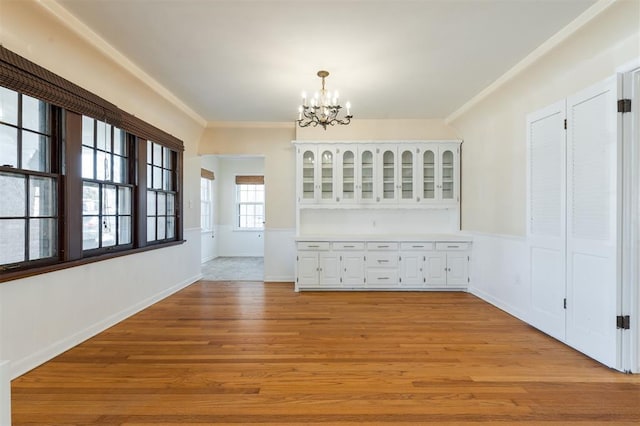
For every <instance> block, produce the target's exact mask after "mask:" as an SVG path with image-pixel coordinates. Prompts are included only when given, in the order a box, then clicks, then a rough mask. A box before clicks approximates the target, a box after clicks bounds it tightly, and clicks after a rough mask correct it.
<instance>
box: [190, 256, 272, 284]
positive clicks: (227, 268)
mask: <svg viewBox="0 0 640 426" xmlns="http://www.w3.org/2000/svg"><path fill="white" fill-rule="evenodd" d="M202 279H203V280H207V281H263V280H264V257H216V258H215V259H213V260H210V261H208V262H205V263H203V264H202Z"/></svg>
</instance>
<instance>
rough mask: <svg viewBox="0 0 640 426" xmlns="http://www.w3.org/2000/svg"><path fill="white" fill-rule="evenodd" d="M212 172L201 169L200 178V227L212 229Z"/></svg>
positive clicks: (206, 230) (204, 230)
mask: <svg viewBox="0 0 640 426" xmlns="http://www.w3.org/2000/svg"><path fill="white" fill-rule="evenodd" d="M213 179H214V175H213V172H211V171H209V170H205V169H202V174H201V178H200V228H201V229H202V232H209V231H212V230H213Z"/></svg>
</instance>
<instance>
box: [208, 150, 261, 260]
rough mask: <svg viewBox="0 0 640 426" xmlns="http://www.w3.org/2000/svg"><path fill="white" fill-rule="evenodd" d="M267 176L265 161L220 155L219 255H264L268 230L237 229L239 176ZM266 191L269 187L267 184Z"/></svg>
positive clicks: (218, 202) (217, 194)
mask: <svg viewBox="0 0 640 426" xmlns="http://www.w3.org/2000/svg"><path fill="white" fill-rule="evenodd" d="M239 175H247V176H264V158H263V157H255V156H220V157H218V169H217V173H216V181H217V182H216V184H217V193H216V201H217V202H216V203H215V204H216V206H215V217H216V218H217V219H216V235H217V240H218V243H217V245H218V256H260V257H262V256H264V231H240V230H237V229H236V225H235V224H236V176H239ZM265 188H266V185H265Z"/></svg>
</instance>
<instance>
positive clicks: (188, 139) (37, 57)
mask: <svg viewBox="0 0 640 426" xmlns="http://www.w3.org/2000/svg"><path fill="white" fill-rule="evenodd" d="M0 44H2V45H3V46H4V47H6V48H7V49H9V50H12V51H13V52H15V53H17V54H19V55H21V56H23V57H25V58H27V59H29V60H30V61H32V62H35V63H36V64H38V65H40V66H42V67H44V68H46V69H48V70H49V71H52V72H54V73H56V74H58V75H60V76H62V77H64V78H66V79H67V80H69V81H71V82H73V83H75V84H77V85H78V86H80V87H83V88H85V89H87V90H89V91H91V92H93V93H95V94H97V95H99V96H101V97H103V98H104V99H106V100H107V101H109V102H111V103H113V104H115V105H117V106H118V107H119V108H121V109H123V110H125V111H127V112H129V113H131V114H134V115H135V116H137V117H139V118H141V119H143V120H145V121H147V122H148V123H150V124H153V125H154V126H156V127H158V128H160V129H162V130H164V131H165V132H168V133H170V134H172V135H174V136H176V137H178V138H180V139H182V140H183V141H184V144H185V174H184V180H185V185H184V196H185V228H190V227H197V226H199V221H200V218H199V214H200V213H199V207H198V206H199V202H198V200H199V176H200V173H199V169H200V166H199V159H198V158H197V157H196V152H197V144H198V141H199V140H200V135H201V134H202V131H203V128H204V126H203V125H202V124H201V123H198V122H196V121H195V120H194V119H193V118H191V117H190V116H188V115H187V114H185V113H184V112H183V111H181V110H180V109H178V108H177V107H175V106H174V105H173V104H171V103H170V102H168V101H167V100H166V99H165V98H163V97H162V96H160V95H158V94H157V93H156V92H155V91H154V90H152V89H151V88H150V87H149V86H148V85H147V84H145V83H144V82H143V81H141V80H139V79H138V78H137V77H135V76H134V75H133V74H131V73H130V72H129V71H127V70H126V69H125V68H123V67H122V66H120V65H118V64H117V63H115V62H114V61H112V60H111V59H109V58H108V57H107V56H106V55H104V54H102V53H101V52H100V51H98V50H97V49H95V48H94V47H93V46H91V45H90V44H89V43H88V42H86V41H85V40H84V39H83V38H81V37H80V36H78V35H77V34H76V33H75V32H73V31H71V30H69V29H68V28H67V27H66V26H65V25H64V24H62V23H61V22H60V21H59V20H58V19H57V18H56V17H54V16H53V15H52V14H51V13H49V12H48V11H47V10H46V9H45V8H44V7H42V6H41V5H39V4H38V3H37V2H34V1H30V0H17V1H16V0H0ZM189 200H191V201H192V205H193V206H194V207H192V208H188V201H189Z"/></svg>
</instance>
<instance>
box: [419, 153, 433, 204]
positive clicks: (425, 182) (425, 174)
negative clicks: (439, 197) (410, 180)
mask: <svg viewBox="0 0 640 426" xmlns="http://www.w3.org/2000/svg"><path fill="white" fill-rule="evenodd" d="M435 198H436V156H435V154H434V152H433V151H431V150H428V149H427V150H425V151H424V154H422V199H423V200H433V199H435Z"/></svg>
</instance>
